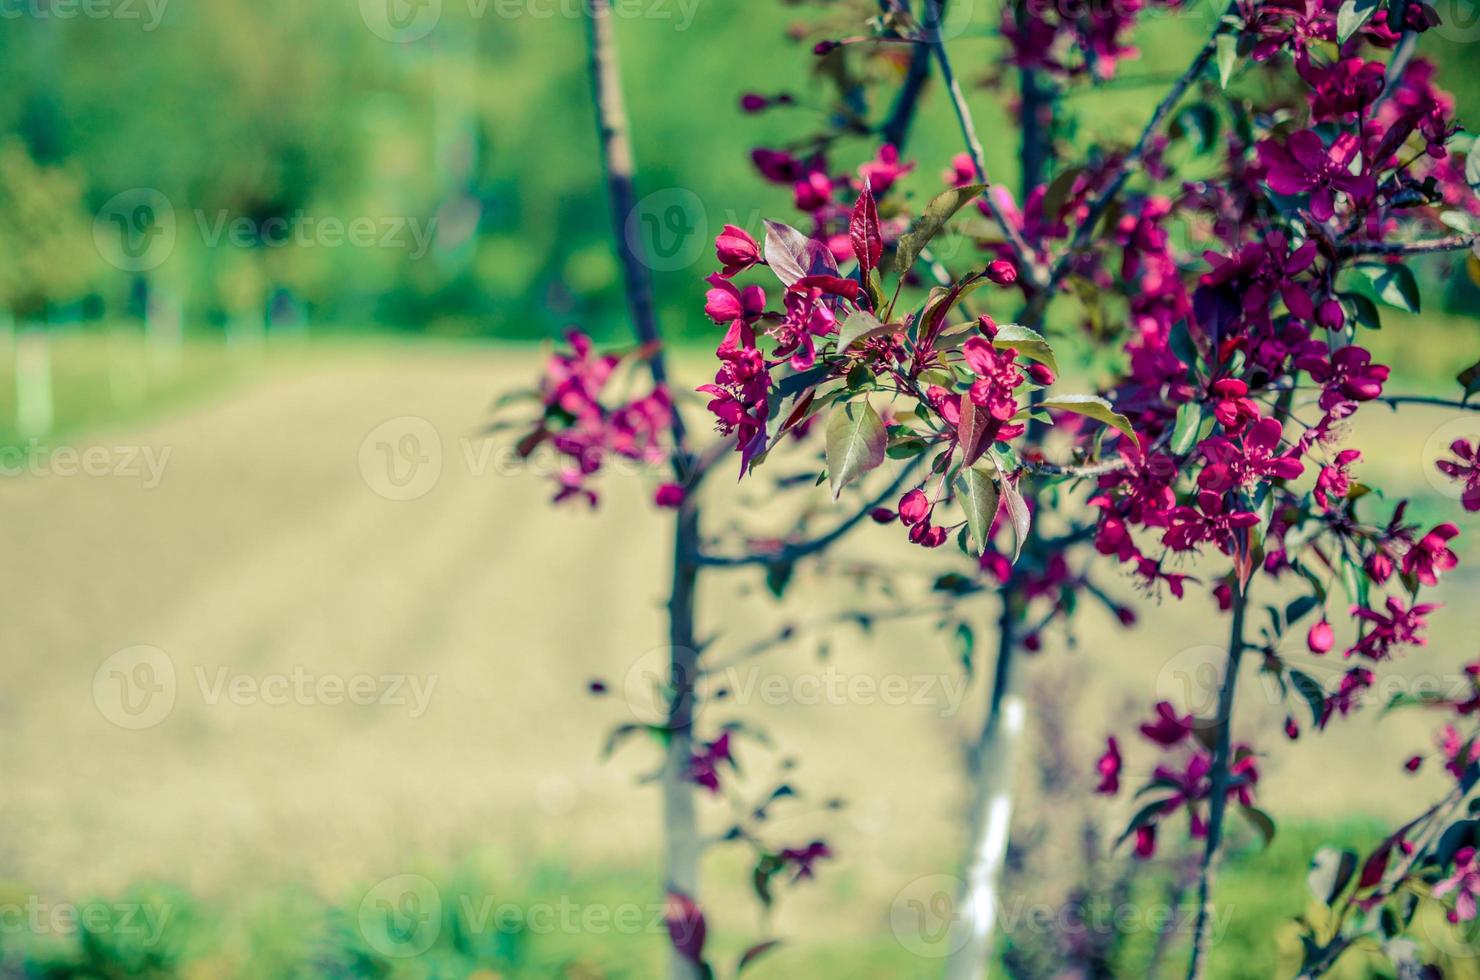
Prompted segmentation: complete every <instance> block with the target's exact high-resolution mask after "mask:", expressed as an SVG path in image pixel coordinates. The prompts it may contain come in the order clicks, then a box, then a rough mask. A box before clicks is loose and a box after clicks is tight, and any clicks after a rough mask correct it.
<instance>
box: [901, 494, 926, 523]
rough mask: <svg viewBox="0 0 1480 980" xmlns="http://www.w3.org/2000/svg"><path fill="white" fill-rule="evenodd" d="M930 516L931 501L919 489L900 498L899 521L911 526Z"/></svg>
mask: <svg viewBox="0 0 1480 980" xmlns="http://www.w3.org/2000/svg"><path fill="white" fill-rule="evenodd" d="M928 516H930V500H929V499H928V498H927V497H926V496H925V491H924V490H920V489H918V488H916V489H914V490H911V491H910V492H909V493H907V494H905V495H904V496H903V497H901V498H899V519H900V520H901V521H903V522H904V523H906V524H909V525H911V526H913V525H915V524H919V523H920V522H921V521H923V520H925V518H927V517H928Z"/></svg>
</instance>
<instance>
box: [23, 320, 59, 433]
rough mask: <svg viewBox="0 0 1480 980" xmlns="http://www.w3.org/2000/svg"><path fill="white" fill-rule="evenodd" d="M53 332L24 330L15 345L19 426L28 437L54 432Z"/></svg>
mask: <svg viewBox="0 0 1480 980" xmlns="http://www.w3.org/2000/svg"><path fill="white" fill-rule="evenodd" d="M53 420H54V412H53V402H52V391H51V336H50V335H49V334H48V333H47V331H46V330H44V329H29V330H22V331H21V333H20V336H19V337H18V338H17V339H16V348H15V427H16V431H17V432H19V433H20V435H21V437H22V438H24V439H44V438H46V437H47V436H49V435H51V427H52V422H53Z"/></svg>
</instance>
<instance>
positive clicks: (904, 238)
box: [894, 184, 988, 276]
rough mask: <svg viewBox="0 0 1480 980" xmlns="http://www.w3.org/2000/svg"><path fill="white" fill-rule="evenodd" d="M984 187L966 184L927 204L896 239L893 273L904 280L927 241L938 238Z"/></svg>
mask: <svg viewBox="0 0 1480 980" xmlns="http://www.w3.org/2000/svg"><path fill="white" fill-rule="evenodd" d="M987 187H988V185H987V184H967V185H966V186H965V187H955V188H952V189H951V190H948V191H946V192H945V193H944V194H940V195H938V196H937V197H936V198H935V199H934V200H932V201H931V202H930V203H929V204H927V205H925V211H924V213H923V214H921V215H920V217H919V218H918V219H917V220H916V221H915V223H914V224H913V225H911V226H910V230H909V231H907V232H905V233H904V234H903V235H900V236H899V244H898V245H897V246H895V252H894V271H895V273H896V274H897V275H900V276H903V275H904V274H905V273H907V272H909V271H910V269H912V268H913V267H914V265H915V260H916V259H918V258H919V257H920V253H921V252H922V251H923V250H924V249H925V246H926V245H929V244H930V240H931V239H932V238H934V237H935V236H936V235H938V234H940V230H941V229H942V228H944V227H945V226H946V222H947V221H950V220H951V218H952V217H954V216H955V214H956V212H957V211H960V210H961V209H962V208H964V207H965V206H966V205H968V204H970V203H971V202H972V201H974V200H976V198H977V197H978V196H979V195H980V194H981V193H982V191H985V190H986V189H987Z"/></svg>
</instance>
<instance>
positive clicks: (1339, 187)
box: [1259, 129, 1377, 221]
mask: <svg viewBox="0 0 1480 980" xmlns="http://www.w3.org/2000/svg"><path fill="white" fill-rule="evenodd" d="M1360 149H1361V142H1360V141H1359V140H1358V139H1357V137H1356V136H1354V135H1352V134H1351V133H1342V134H1341V135H1340V136H1338V137H1336V140H1335V142H1333V143H1332V144H1331V146H1330V147H1329V148H1327V146H1326V144H1325V142H1324V141H1323V140H1322V139H1321V137H1320V135H1319V134H1318V133H1316V132H1315V131H1314V130H1310V129H1306V130H1301V131H1300V132H1298V133H1292V134H1290V138H1289V140H1288V141H1287V142H1286V143H1285V145H1283V146H1281V145H1280V144H1279V143H1276V142H1274V141H1273V140H1265V141H1264V142H1262V143H1260V144H1259V160H1260V162H1261V163H1263V165H1264V167H1265V170H1266V179H1267V180H1268V181H1269V186H1270V189H1272V190H1273V191H1274V192H1275V193H1276V194H1307V193H1308V194H1310V196H1311V197H1310V213H1311V215H1312V216H1313V217H1314V218H1315V219H1316V220H1317V221H1329V220H1331V218H1332V217H1333V216H1334V215H1335V214H1336V192H1337V191H1342V192H1345V193H1346V194H1347V196H1349V197H1350V198H1351V199H1352V201H1353V203H1355V204H1357V205H1359V206H1360V205H1363V204H1365V203H1366V202H1367V201H1368V200H1369V199H1370V198H1371V197H1372V195H1373V194H1374V193H1376V190H1377V185H1376V182H1375V181H1374V180H1373V179H1372V175H1371V174H1370V173H1366V172H1363V173H1359V174H1353V173H1352V172H1351V169H1350V168H1351V162H1352V160H1353V159H1354V158H1355V157H1356V155H1357V153H1358V151H1359V150H1360Z"/></svg>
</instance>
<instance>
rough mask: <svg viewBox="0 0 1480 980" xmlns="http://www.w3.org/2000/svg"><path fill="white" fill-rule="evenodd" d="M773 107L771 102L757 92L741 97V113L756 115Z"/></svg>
mask: <svg viewBox="0 0 1480 980" xmlns="http://www.w3.org/2000/svg"><path fill="white" fill-rule="evenodd" d="M770 107H771V100H770V99H768V98H766V97H765V96H764V95H761V94H759V93H757V92H746V93H745V94H744V95H742V96H740V111H741V112H749V113H756V112H762V111H764V110H766V109H769V108H770Z"/></svg>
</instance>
